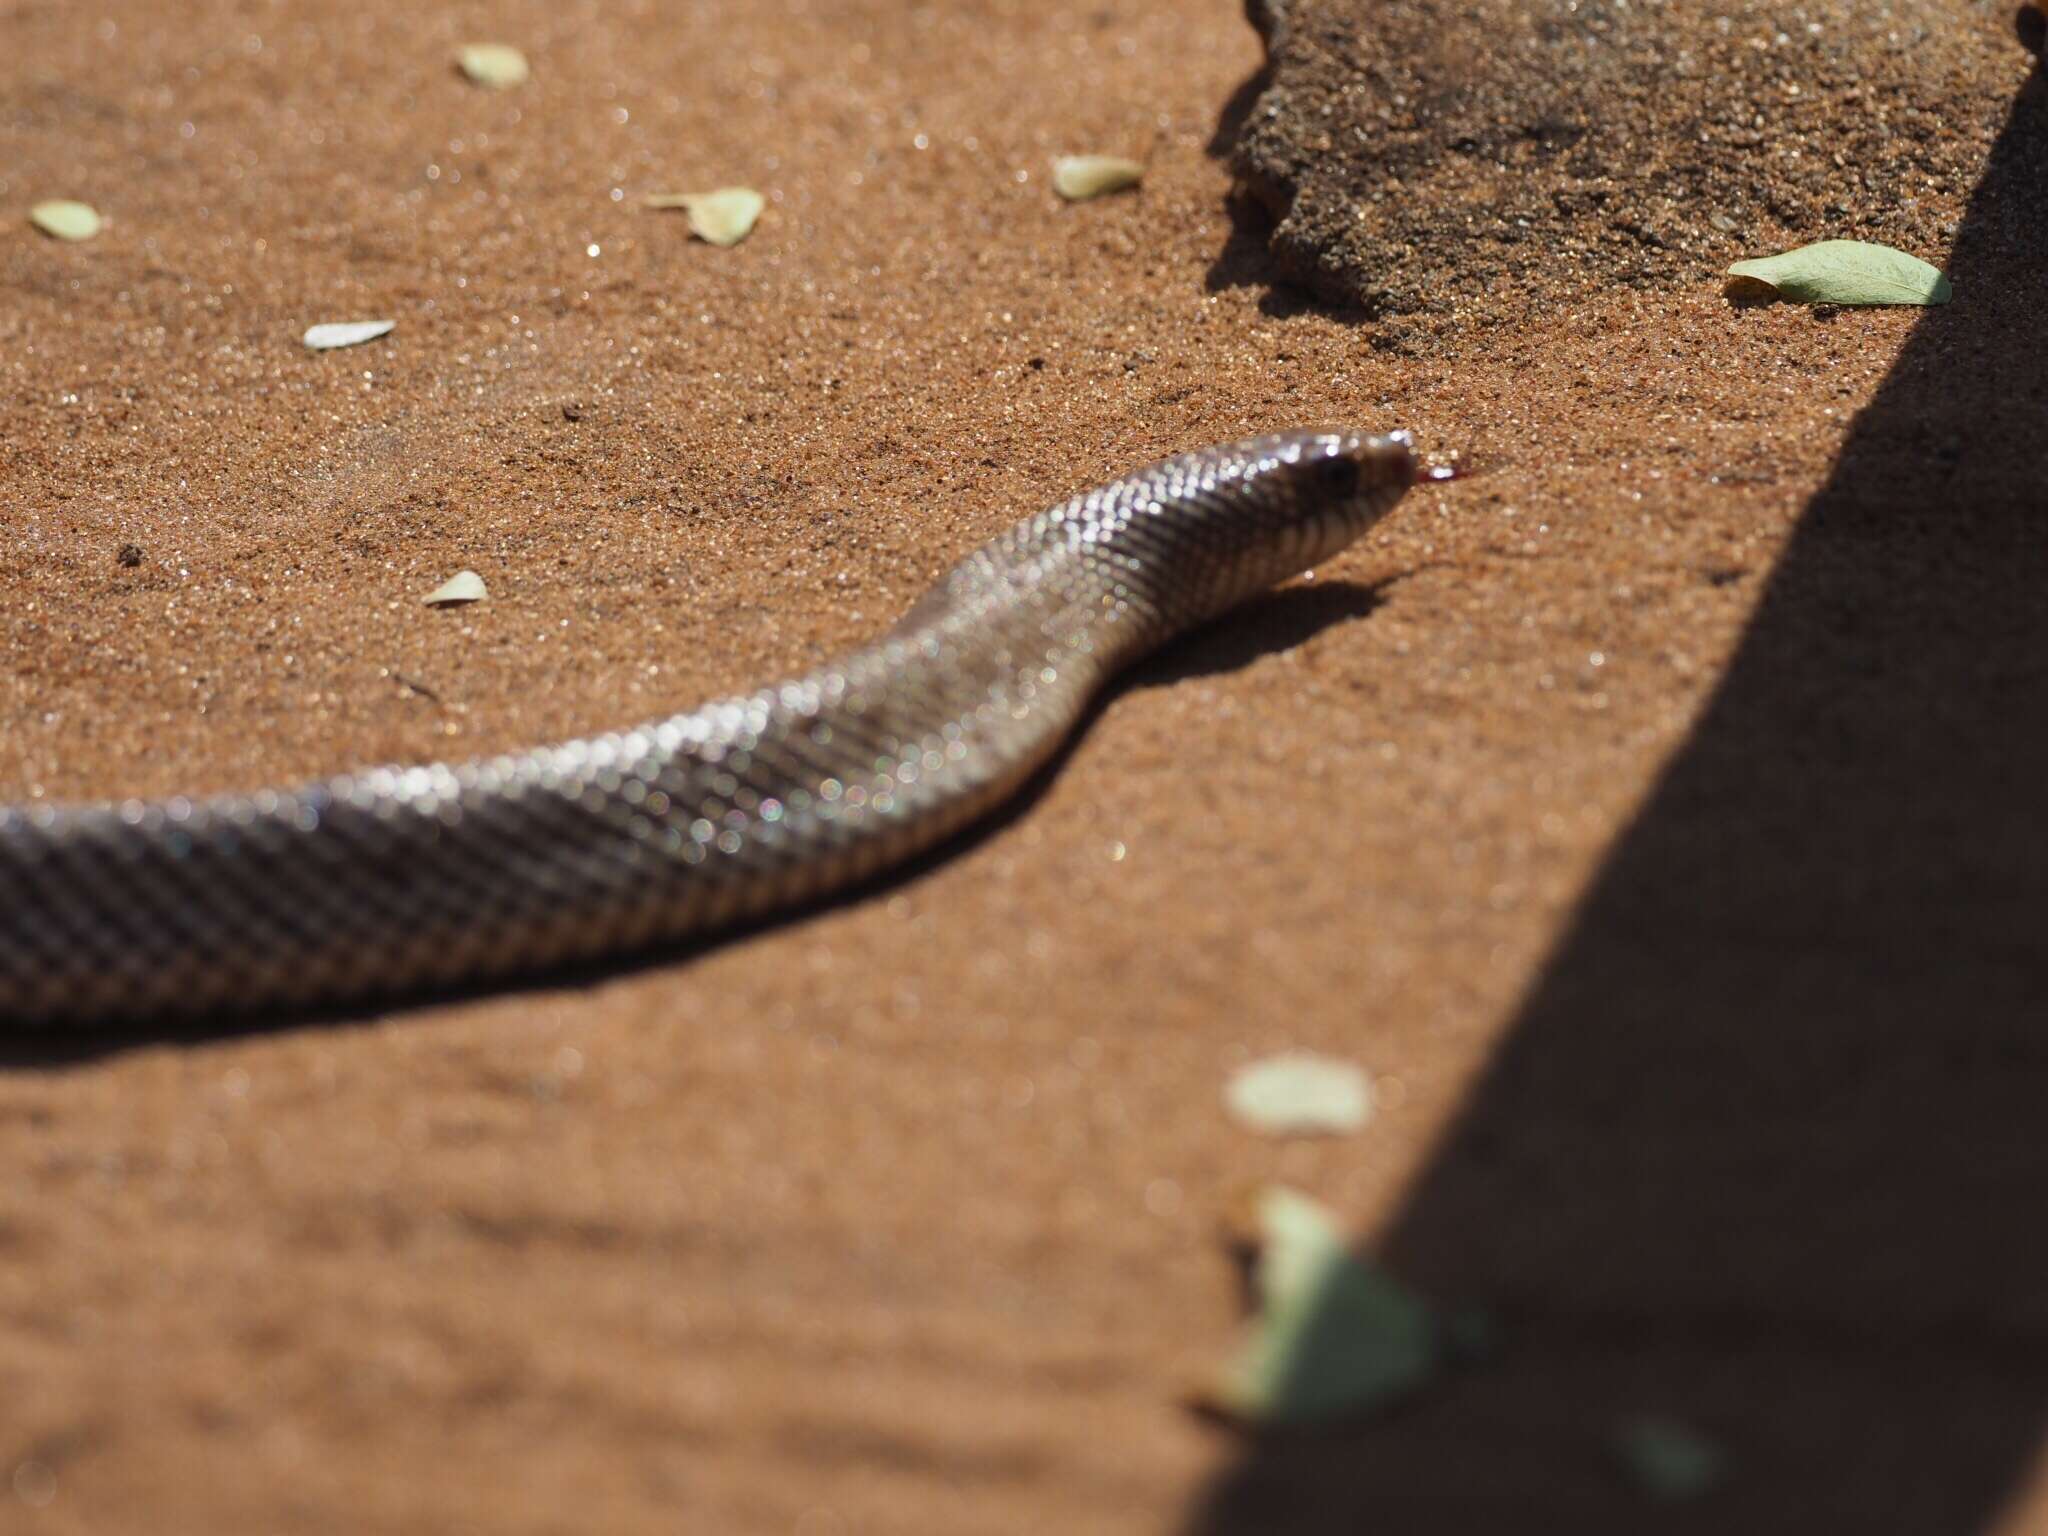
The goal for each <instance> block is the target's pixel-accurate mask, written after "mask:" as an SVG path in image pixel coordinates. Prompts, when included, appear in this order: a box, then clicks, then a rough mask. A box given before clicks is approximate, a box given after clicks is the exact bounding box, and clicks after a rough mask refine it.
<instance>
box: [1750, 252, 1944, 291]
mask: <svg viewBox="0 0 2048 1536" xmlns="http://www.w3.org/2000/svg"><path fill="white" fill-rule="evenodd" d="M1728 275H1729V276H1730V277H1746V278H1750V279H1752V280H1754V281H1756V282H1759V283H1764V284H1766V285H1768V286H1769V287H1772V288H1775V289H1776V290H1777V291H1778V294H1779V296H1780V297H1781V298H1787V299H1791V300H1792V301H1794V302H1795V303H1799V304H1946V303H1947V302H1948V299H1949V284H1948V279H1947V278H1946V277H1943V276H1942V275H1941V273H1940V272H1939V271H1937V270H1936V269H1935V268H1933V267H1930V266H1929V265H1928V264H1927V263H1926V262H1924V261H1922V260H1921V259H1920V258H1919V257H1917V256H1908V255H1907V254H1906V253H1905V252H1904V251H1895V250H1893V249H1892V248H1891V247H1890V246H1888V245H1871V244H1868V243H1867V242H1865V241H1862V240H1823V241H1821V242H1819V243H1818V244H1817V245H1802V246H1800V247H1799V249H1797V250H1796V251H1786V252H1785V253H1784V254H1782V255H1779V256H1763V257H1759V258H1757V259H1756V260H1753V261H1738V262H1736V263H1735V265H1734V266H1732V267H1730V268H1729V269H1728Z"/></svg>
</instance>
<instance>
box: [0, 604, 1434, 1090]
mask: <svg viewBox="0 0 2048 1536" xmlns="http://www.w3.org/2000/svg"><path fill="white" fill-rule="evenodd" d="M1399 579H1400V578H1399V577H1398V576H1397V577H1392V578H1389V580H1388V581H1387V582H1382V583H1380V584H1377V585H1370V586H1368V585H1364V584H1361V583H1358V582H1350V581H1324V582H1317V583H1313V584H1309V583H1297V584H1295V585H1293V586H1287V587H1282V588H1280V589H1279V590H1277V591H1274V592H1269V593H1267V594H1265V595H1264V596H1262V597H1259V598H1255V599H1254V600H1253V601H1251V602H1249V603H1246V604H1244V605H1243V606H1242V607H1241V608H1239V609H1237V610H1236V611H1235V612H1234V613H1230V614H1227V615H1225V616H1224V617H1223V618H1221V619H1218V620H1217V621H1216V622H1215V623H1213V624H1208V625H1205V626H1203V627H1202V628H1201V629H1199V630H1197V631H1196V632H1195V633H1193V634H1191V635H1188V636H1187V637H1186V638H1184V639H1182V640H1181V641H1179V642H1178V643H1176V644H1174V645H1170V646H1168V647H1167V648H1166V649H1165V650H1163V651H1161V652H1160V653H1159V654H1158V655H1156V656H1154V657H1152V658H1151V659H1150V660H1148V661H1145V662H1143V663H1141V664H1140V665H1138V666H1136V667H1134V668H1133V669H1132V670H1131V671H1130V672H1129V673H1128V674H1127V675H1125V676H1124V677H1122V678H1120V679H1118V680H1117V681H1116V682H1115V683H1114V684H1112V685H1111V686H1110V687H1109V689H1108V690H1107V691H1105V692H1104V693H1103V694H1102V696H1101V697H1099V698H1098V699H1096V700H1095V702H1094V703H1092V704H1091V705H1090V706H1089V708H1088V710H1087V712H1086V714H1085V715H1084V716H1083V717H1082V720H1081V722H1080V724H1079V725H1077V726H1076V727H1075V728H1074V730H1073V732H1072V733H1071V734H1070V735H1069V736H1068V738H1067V740H1066V741H1065V743H1063V744H1062V746H1061V747H1060V749H1059V751H1058V752H1057V753H1056V754H1055V755H1054V756H1053V759H1052V761H1051V762H1049V763H1047V764H1046V765H1045V767H1043V768H1041V769H1040V770H1039V771H1038V772H1037V773H1036V774H1035V775H1033V777H1032V778H1031V780H1030V781H1029V782H1028V783H1027V784H1026V785H1025V786H1024V788H1023V789H1022V790H1020V791H1019V792H1018V793H1017V794H1016V795H1014V796H1012V797H1011V798H1010V799H1009V800H1007V801H1005V802H1004V803H1003V804H1002V805H1001V806H1000V807H998V808H997V809H996V811H995V812H993V813H992V814H991V815H989V816H987V817H985V818H983V819H982V820H981V821H979V822H976V823H975V824H974V825H973V826H971V827H969V828H967V829H966V830H965V831H963V832H961V833H959V834H957V835H956V836H954V837H952V838H949V839H948V840H947V841H946V842H944V843H942V844H941V845H939V846H938V847H937V848H934V849H931V850H929V851H928V852H926V853H924V854H921V855H919V856H918V857H917V858H915V859H912V860H910V861H908V862H907V863H904V864H901V865H898V866H897V867H895V868H893V869H890V870H887V871H885V872H884V873H882V874H880V875H877V876H876V877H875V878H874V879H872V880H868V881H866V882H864V883H862V884H861V885H858V886H856V887H854V888H852V889H850V890H846V891H842V892H839V893H837V894H836V895H833V896H830V897H826V898H823V899H821V900H819V901H816V902H813V903H812V904H811V905H809V906H808V907H804V908H801V909H799V910H797V911H793V912H784V913H778V914H776V915H775V916H773V917H770V918H766V919H763V920H760V921H756V922H752V923H747V924H743V925H740V926H737V927H733V928H729V929H726V930H724V931H722V932H719V933H716V934H712V935H709V936H707V937H705V938H702V939H696V940H691V941H688V942H685V943H679V944H668V945H657V946H654V947H653V948H650V949H647V950H644V951H642V952H639V953H636V954H631V955H626V956H621V957H618V958H616V959H611V960H605V961H601V962H593V963H589V964H583V965H575V966H565V967H558V968H556V969H553V970H547V971H541V972H538V973H535V974H533V975H528V976H519V977H512V978H505V979H494V980H492V981H489V982H486V983H482V984H479V985H475V986H466V987H449V988H442V989H439V990H435V991H425V992H412V993H407V994H404V995H401V996H397V997H393V998H387V999H381V1000H374V1001H371V1002H368V1003H352V1004H348V1005H345V1006H338V1007H329V1008H301V1009H292V1010H274V1011H268V1012H263V1013H255V1014H248V1015H236V1016H233V1017H228V1018H188V1019H167V1020H161V1021H155V1022H150V1023H145V1024H134V1025H127V1024H124V1025H119V1026H112V1027H107V1028H100V1029H94V1028H88V1027H76V1026H74V1027H68V1028H62V1029H57V1028H52V1029H31V1030H20V1031H15V1032H7V1031H5V1030H4V1029H0V1071H10V1070H12V1071H22V1070H31V1071H32V1070H45V1071H47V1070H56V1069H61V1068H64V1067H70V1066H75V1065H78V1064H79V1063H82V1062H88V1061H94V1060H97V1059H99V1058H100V1057H103V1056H111V1055H116V1054H119V1053H120V1052H123V1051H129V1050H135V1049H138V1048H140V1047H144V1046H151V1045H165V1044H186V1045H191V1044H199V1043H201V1042H204V1041H208V1040H224V1039H231V1038H233V1037H235V1036H239V1035H252V1034H265V1033H268V1032H271V1031H273V1030H278V1029H285V1028H293V1027H310V1026H329V1027H343V1026H348V1025H354V1024H362V1023H367V1022H371V1021H373V1020H375V1019H377V1018H380V1017H381V1016H383V1015H384V1014H385V1013H387V1012H389V1011H390V1010H391V1009H393V1008H398V1007H407V1006H414V1005H420V1004H426V1003H436V1002H456V1001H460V1000H463V999H465V998H475V997H487V996H494V995H510V994H517V993H521V992H532V991H537V990H543V989H551V988H560V987H565V986H577V985H588V984H595V983H597V982H601V981H604V980H607V979H609V978H612V977H616V976H625V975H630V974H632V973H634V972H636V971H643V970H649V969H653V968H655V967H658V966H674V965H680V964H683V963H684V962H686V961H688V960H690V959H692V958H694V957H695V956H697V955H699V954H702V953H703V952H704V951H706V950H708V949H712V948H716V947H717V946H719V945H722V944H727V943H731V942H732V941H733V940H734V939H737V938H742V937H745V936H746V935H748V934H752V933H758V932H760V931H761V930H763V929H766V928H773V927H779V926H781V925H782V924H784V923H787V922H790V921H792V920H794V919H798V918H801V917H804V916H807V915H811V914H815V913H817V912H821V911H827V910H830V909H831V908H833V907H838V906H843V905H845V904H847V903H849V902H854V901H862V900H866V899H868V898H870V897H872V896H873V895H874V894H875V893H876V892H877V891H881V890H887V889H890V888H893V887H895V886H899V885H903V884H906V883H908V882H909V881H912V880H915V879H916V878H917V877H918V876H919V875H921V874H924V873H926V872H927V871H929V870H931V869H932V868H934V867H936V866H937V865H939V864H941V863H944V862H945V861H946V860H948V859H951V858H955V857H957V856H958V855H959V854H961V853H962V852H964V851H965V850H966V849H968V848H971V847H973V846H974V845H975V844H977V843H979V842H981V841H982V840H983V839H984V838H986V837H988V836H990V835H991V834H992V833H994V832H996V831H997V830H999V829H1001V828H1002V827H1005V826H1007V825H1009V824H1010V823H1011V822H1013V821H1015V820H1016V819H1017V818H1018V817H1020V816H1022V815H1023V814H1024V813H1025V812H1026V811H1028V810H1029V809H1030V808H1031V807H1032V806H1033V805H1035V804H1036V803H1037V802H1038V799H1039V797H1040V796H1042V795H1043V794H1044V793H1045V791H1046V788H1047V786H1049V785H1050V784H1051V782H1052V780H1053V778H1054V776H1055V775H1057V774H1058V772H1059V771H1060V769H1061V768H1062V767H1063V766H1064V765H1065V763H1066V761H1067V759H1068V757H1069V756H1071V755H1072V753H1073V750H1074V747H1075V746H1076V745H1077V744H1078V743H1079V742H1080V740H1081V738H1082V737H1084V736H1085V735H1087V733H1088V731H1089V729H1090V727H1092V726H1093V725H1094V723H1095V721H1096V720H1097V719H1099V718H1100V717H1101V715H1102V713H1103V712H1104V711H1105V710H1107V709H1109V708H1110V707H1111V706H1112V705H1113V704H1114V703H1115V702H1116V700H1117V699H1118V698H1120V697H1122V696H1123V695H1125V694H1127V693H1133V692H1136V691H1138V690H1140V689H1145V688H1158V687H1166V686H1170V685H1171V684H1174V683H1177V682H1181V681H1184V680H1186V679H1188V678H1193V677H1210V676H1216V675H1219V674H1222V673H1227V672H1235V671H1237V670H1239V669H1240V668H1243V667H1248V666H1251V665H1252V664H1253V663H1254V662H1256V661H1258V660H1260V659H1261V658H1262V657H1266V656H1274V655H1278V654H1280V653H1281V652H1284V651H1290V650H1292V649H1294V648H1295V647H1296V646H1298V645H1302V644H1304V643H1306V642H1307V641H1308V640H1310V639H1312V638H1314V637H1315V635H1316V634H1318V633H1319V632H1321V631H1322V630H1324V629H1327V628H1329V627H1330V626H1331V625H1333V624H1341V623H1344V622H1346V621H1348V620H1351V619H1358V618H1364V617H1365V616H1366V615H1367V614H1369V613H1371V612H1372V611H1373V610H1374V609H1376V608H1378V607H1379V606H1380V604H1381V602H1382V601H1383V600H1384V597H1383V594H1384V591H1385V588H1386V587H1387V586H1388V585H1391V584H1392V582H1393V581H1397V580H1399Z"/></svg>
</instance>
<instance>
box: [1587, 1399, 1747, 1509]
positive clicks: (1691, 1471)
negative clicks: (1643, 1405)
mask: <svg viewBox="0 0 2048 1536" xmlns="http://www.w3.org/2000/svg"><path fill="white" fill-rule="evenodd" d="M1614 1449H1615V1452H1616V1453H1617V1454H1618V1455H1619V1456H1620V1457H1621V1459H1622V1462H1623V1463H1624V1464H1625V1465H1626V1466H1627V1468H1628V1470H1629V1475H1630V1476H1632V1477H1633V1478H1634V1479H1635V1480H1636V1483H1637V1485H1638V1486H1639V1487H1640V1488H1641V1489H1642V1490H1643V1491H1644V1492H1645V1493H1648V1494H1652V1495H1654V1496H1655V1497H1657V1498H1660V1499H1672V1500H1679V1499H1694V1498H1698V1497H1699V1496H1700V1495H1701V1494H1703V1493H1705V1492H1707V1491H1708V1490H1709V1489H1711V1488H1712V1487H1713V1486H1714V1485H1715V1484H1716V1483H1718V1482H1720V1481H1721V1472H1722V1467H1723V1458H1722V1455H1721V1450H1720V1447H1719V1446H1717V1445H1715V1444H1714V1443H1713V1442H1712V1441H1711V1440H1708V1439H1707V1438H1706V1437H1705V1436H1703V1435H1701V1434H1700V1433H1699V1432H1698V1431H1697V1430H1694V1429H1692V1428H1690V1427H1689V1426H1687V1425H1684V1424H1681V1423H1679V1422H1678V1421H1677V1420H1676V1419H1667V1418H1662V1417H1659V1416H1657V1415H1654V1414H1644V1415H1641V1416H1640V1417H1637V1418H1632V1419H1627V1420H1625V1421H1623V1422H1622V1423H1621V1424H1619V1425H1617V1426H1615V1431H1614Z"/></svg>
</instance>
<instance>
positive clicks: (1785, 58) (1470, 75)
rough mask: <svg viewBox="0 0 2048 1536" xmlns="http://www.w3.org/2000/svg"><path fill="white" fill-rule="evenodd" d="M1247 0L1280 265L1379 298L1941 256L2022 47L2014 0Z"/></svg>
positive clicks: (1388, 305) (1571, 287)
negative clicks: (1825, 245) (1260, 42)
mask: <svg viewBox="0 0 2048 1536" xmlns="http://www.w3.org/2000/svg"><path fill="white" fill-rule="evenodd" d="M1247 10H1248V12H1249V14H1250V16H1251V20H1252V23H1253V25H1254V26H1256V27H1257V28H1258V29H1259V31H1260V33H1261V34H1262V35H1263V36H1264V38H1265V40H1266V49H1267V59H1268V69H1267V72H1266V77H1265V80H1266V83H1265V85H1264V88H1263V89H1262V90H1261V91H1260V92H1259V94H1258V96H1257V98H1256V99H1255V100H1254V102H1253V103H1252V106H1251V108H1250V112H1249V114H1248V116H1247V117H1246V119H1245V121H1244V123H1243V124H1242V126H1241V127H1240V129H1239V131H1238V133H1237V137H1236V142H1235V145H1234V149H1233V163H1234V166H1235V168H1236V170H1237V173H1238V175H1239V177H1240V179H1241V181H1242V182H1243V184H1244V186H1245V188H1246V189H1247V190H1248V191H1249V192H1250V193H1251V194H1252V195H1253V196H1254V197H1255V198H1256V199H1257V201H1258V202H1259V203H1261V204H1263V205H1264V207H1265V209H1266V210H1267V211H1268V212H1269V213H1270V214H1271V216H1272V217H1273V219H1274V220H1276V221H1277V226H1276V227H1275V228H1274V230H1273V231H1272V236H1271V246H1272V251H1273V254H1274V257H1275V259H1276V265H1277V267H1278V271H1279V275H1280V276H1281V277H1282V278H1284V279H1286V280H1288V281H1292V282H1295V283H1299V284H1301V285H1303V286H1305V287H1307V288H1309V289H1311V290H1312V291H1314V292H1315V293H1316V294H1317V295H1319V296H1320V297H1322V298H1324V299H1326V300H1328V301H1330V302H1333V303H1336V304H1339V305H1343V306H1347V307H1356V308H1359V309H1363V310H1364V311H1366V312H1368V313H1370V314H1380V315H1390V316H1398V315H1412V316H1429V315H1435V316H1463V317H1477V316H1484V315H1485V314H1486V313H1487V312H1488V311H1489V309H1490V308H1492V307H1493V306H1494V305H1495V304H1496V303H1497V301H1498V300H1500V299H1502V298H1513V299H1515V300H1518V301H1520V302H1522V303H1527V302H1530V301H1532V300H1533V301H1535V302H1540V303H1555V302H1563V301H1569V300H1570V299H1571V298H1573V297H1575V296H1582V295H1584V294H1586V293H1588V292H1589V291H1592V290H1594V289H1597V288H1601V287H1610V286H1613V285H1617V284H1628V285H1636V286H1642V287H1651V288H1669V287H1672V286H1675V285H1681V284H1687V283H1694V282H1713V281H1714V280H1715V279H1714V274H1715V273H1717V272H1718V271H1719V269H1720V268H1721V267H1724V266H1726V265H1727V263H1728V262H1729V261H1730V260H1733V259H1736V258H1738V257H1741V256H1746V255H1750V254H1754V253H1757V252H1768V251H1773V250H1780V249H1784V248H1786V247H1788V246H1794V245H1799V244H1801V243H1804V242H1807V241H1812V240H1821V239H1860V240H1870V241H1877V242H1880V243H1883V244H1886V245H1893V246H1897V247H1899V248H1901V249H1904V250H1908V251H1913V252H1915V253H1917V254H1920V255H1922V256H1924V257H1926V258H1927V259H1928V260H1931V261H1935V262H1937V263H1939V261H1940V259H1941V256H1942V254H1943V252H1944V250H1945V247H1946V242H1945V240H1944V239H1943V234H1942V230H1943V225H1944V223H1945V222H1946V221H1947V220H1950V219H1952V218H1953V217H1954V209H1955V206H1956V205H1957V202H1958V200H1959V199H1960V198H1962V197H1963V196H1966V195H1967V193H1968V191H1969V183H1970V181H1971V180H1972V179H1973V178H1974V176H1975V174H1976V173H1977V171H1978V170H1979V169H1981V167H1982V165H1983V163H1984V157H1985V155H1986V153H1987V150H1988V146H1989V144H1990V143H1991V141H1992V139H1993V137H1994V136H1995V135H1996V133H1997V130H1998V127H1999V124H2000V123H2001V122H2002V121H2003V119H2004V117H2005V115H2006V112H2007V111H2008V109H2009V107H2010V105H2011V101H2012V97H2013V94H2014V92H2016V91H2017V89H2018V87H2019V85H2020V83H2021V81H2022V80H2023V79H2024V78H2025V76H2026V73H2027V70H2028V69H2029V68H2030V67H2031V65H2032V62H2033V61H2032V59H2031V58H2030V57H2029V55H2028V54H2027V52H2026V51H2025V50H2024V49H2023V48H2021V47H2020V46H2019V45H2018V44H2017V43H2016V42H2015V40H2014V38H2013V35H2012V31H2011V28H2010V25H2009V21H2010V18H2009V16H2007V15H2004V14H2001V15H1999V16H1996V17H1994V16H1993V15H1991V14H1990V12H1989V11H1979V10H1974V9H1970V8H1965V7H1958V6H1955V5H1953V4H1950V3H1945V0H1894V3H1892V4H1890V5H1887V6H1868V5H1852V4H1850V3H1848V0H1818V3H1814V4H1810V5H1808V6H1805V7H1802V8H1795V9H1791V10H1788V9H1786V8H1785V7H1783V6H1776V5H1769V4H1764V3H1761V0H1693V3H1687V4H1682V5H1681V4H1677V3H1674V0H1461V3H1459V4H1456V5H1453V4H1450V3H1448V0H1248V4H1247ZM2007 76H2009V77H2010V88H2008V89H2001V88H2000V85H2001V83H2002V82H2003V81H2004V80H2005V78H2006V77H2007ZM1986 81H1989V82H1991V83H1992V85H1991V88H1989V89H1986V88H1985V84H1984V83H1985V82H1986ZM1958 100H1962V101H1965V102H1968V103H1969V104H1970V105H1969V108H1968V110H1966V111H1965V112H1963V113H1962V114H1961V115H1960V116H1959V115H1958V114H1957V113H1956V111H1955V103H1956V102H1957V101H1958ZM1446 210H1455V212H1453V213H1452V214H1451V215H1450V216H1449V217H1447V216H1446Z"/></svg>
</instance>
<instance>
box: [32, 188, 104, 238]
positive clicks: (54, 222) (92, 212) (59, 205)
mask: <svg viewBox="0 0 2048 1536" xmlns="http://www.w3.org/2000/svg"><path fill="white" fill-rule="evenodd" d="M28 221H29V222H30V223H31V224H33V225H35V227H36V228H37V229H40V230H41V231H42V232H43V233H44V234H46V235H48V236H50V238H51V239H53V240H90V239H91V238H92V237H93V236H94V235H96V234H98V233H99V232H100V228H101V224H102V222H103V221H102V220H101V218H100V216H99V212H98V210H97V209H95V208H94V207H93V206H92V204H90V203H74V202H72V201H71V200H70V199H69V198H64V197H59V198H54V199H52V200H51V201H49V202H47V203H37V204H36V205H35V207H33V208H31V209H29V211H28Z"/></svg>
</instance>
